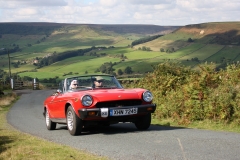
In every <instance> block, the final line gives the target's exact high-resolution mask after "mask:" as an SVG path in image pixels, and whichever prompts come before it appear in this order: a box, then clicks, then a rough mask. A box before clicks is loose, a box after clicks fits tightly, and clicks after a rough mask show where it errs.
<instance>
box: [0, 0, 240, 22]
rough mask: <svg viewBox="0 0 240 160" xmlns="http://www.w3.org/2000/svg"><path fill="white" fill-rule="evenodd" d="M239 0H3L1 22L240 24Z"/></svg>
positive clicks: (0, 8) (0, 5) (0, 12)
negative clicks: (222, 22)
mask: <svg viewBox="0 0 240 160" xmlns="http://www.w3.org/2000/svg"><path fill="white" fill-rule="evenodd" d="M239 8H240V0H231V1H226V0H211V1H209V0H201V1H199V0H121V1H120V0H7V1H6V0H0V22H11V21H12V22H31V21H34V22H36V21H37V22H43V21H47V22H59V23H92V24H156V25H187V24H193V23H204V22H215V21H240V18H239V16H238V15H240V9H239Z"/></svg>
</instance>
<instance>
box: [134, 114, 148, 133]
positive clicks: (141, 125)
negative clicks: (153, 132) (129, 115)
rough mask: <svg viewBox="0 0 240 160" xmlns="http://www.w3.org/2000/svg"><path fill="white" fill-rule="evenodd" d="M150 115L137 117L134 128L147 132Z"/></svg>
mask: <svg viewBox="0 0 240 160" xmlns="http://www.w3.org/2000/svg"><path fill="white" fill-rule="evenodd" d="M151 119H152V117H151V113H148V114H147V115H145V116H142V117H139V118H138V119H137V120H136V121H135V122H134V124H135V126H136V127H137V129H139V130H147V129H148V128H149V127H150V125H151Z"/></svg>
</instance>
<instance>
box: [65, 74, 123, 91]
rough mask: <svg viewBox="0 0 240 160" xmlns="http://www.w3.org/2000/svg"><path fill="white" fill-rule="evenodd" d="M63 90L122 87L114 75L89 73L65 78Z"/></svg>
mask: <svg viewBox="0 0 240 160" xmlns="http://www.w3.org/2000/svg"><path fill="white" fill-rule="evenodd" d="M64 83H65V84H64V88H65V89H64V92H66V91H78V90H89V89H114V88H123V87H122V85H121V84H120V83H119V82H118V80H117V79H116V78H115V77H114V76H109V75H89V76H78V77H71V78H66V79H65V82H64Z"/></svg>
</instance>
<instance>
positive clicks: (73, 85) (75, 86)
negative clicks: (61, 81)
mask: <svg viewBox="0 0 240 160" xmlns="http://www.w3.org/2000/svg"><path fill="white" fill-rule="evenodd" d="M77 87H78V82H77V80H72V82H71V85H70V87H69V89H70V90H76V89H77Z"/></svg>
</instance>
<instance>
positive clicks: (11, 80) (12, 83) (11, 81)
mask: <svg viewBox="0 0 240 160" xmlns="http://www.w3.org/2000/svg"><path fill="white" fill-rule="evenodd" d="M10 83H11V88H12V90H13V89H14V88H15V87H14V80H13V78H11V79H10Z"/></svg>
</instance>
